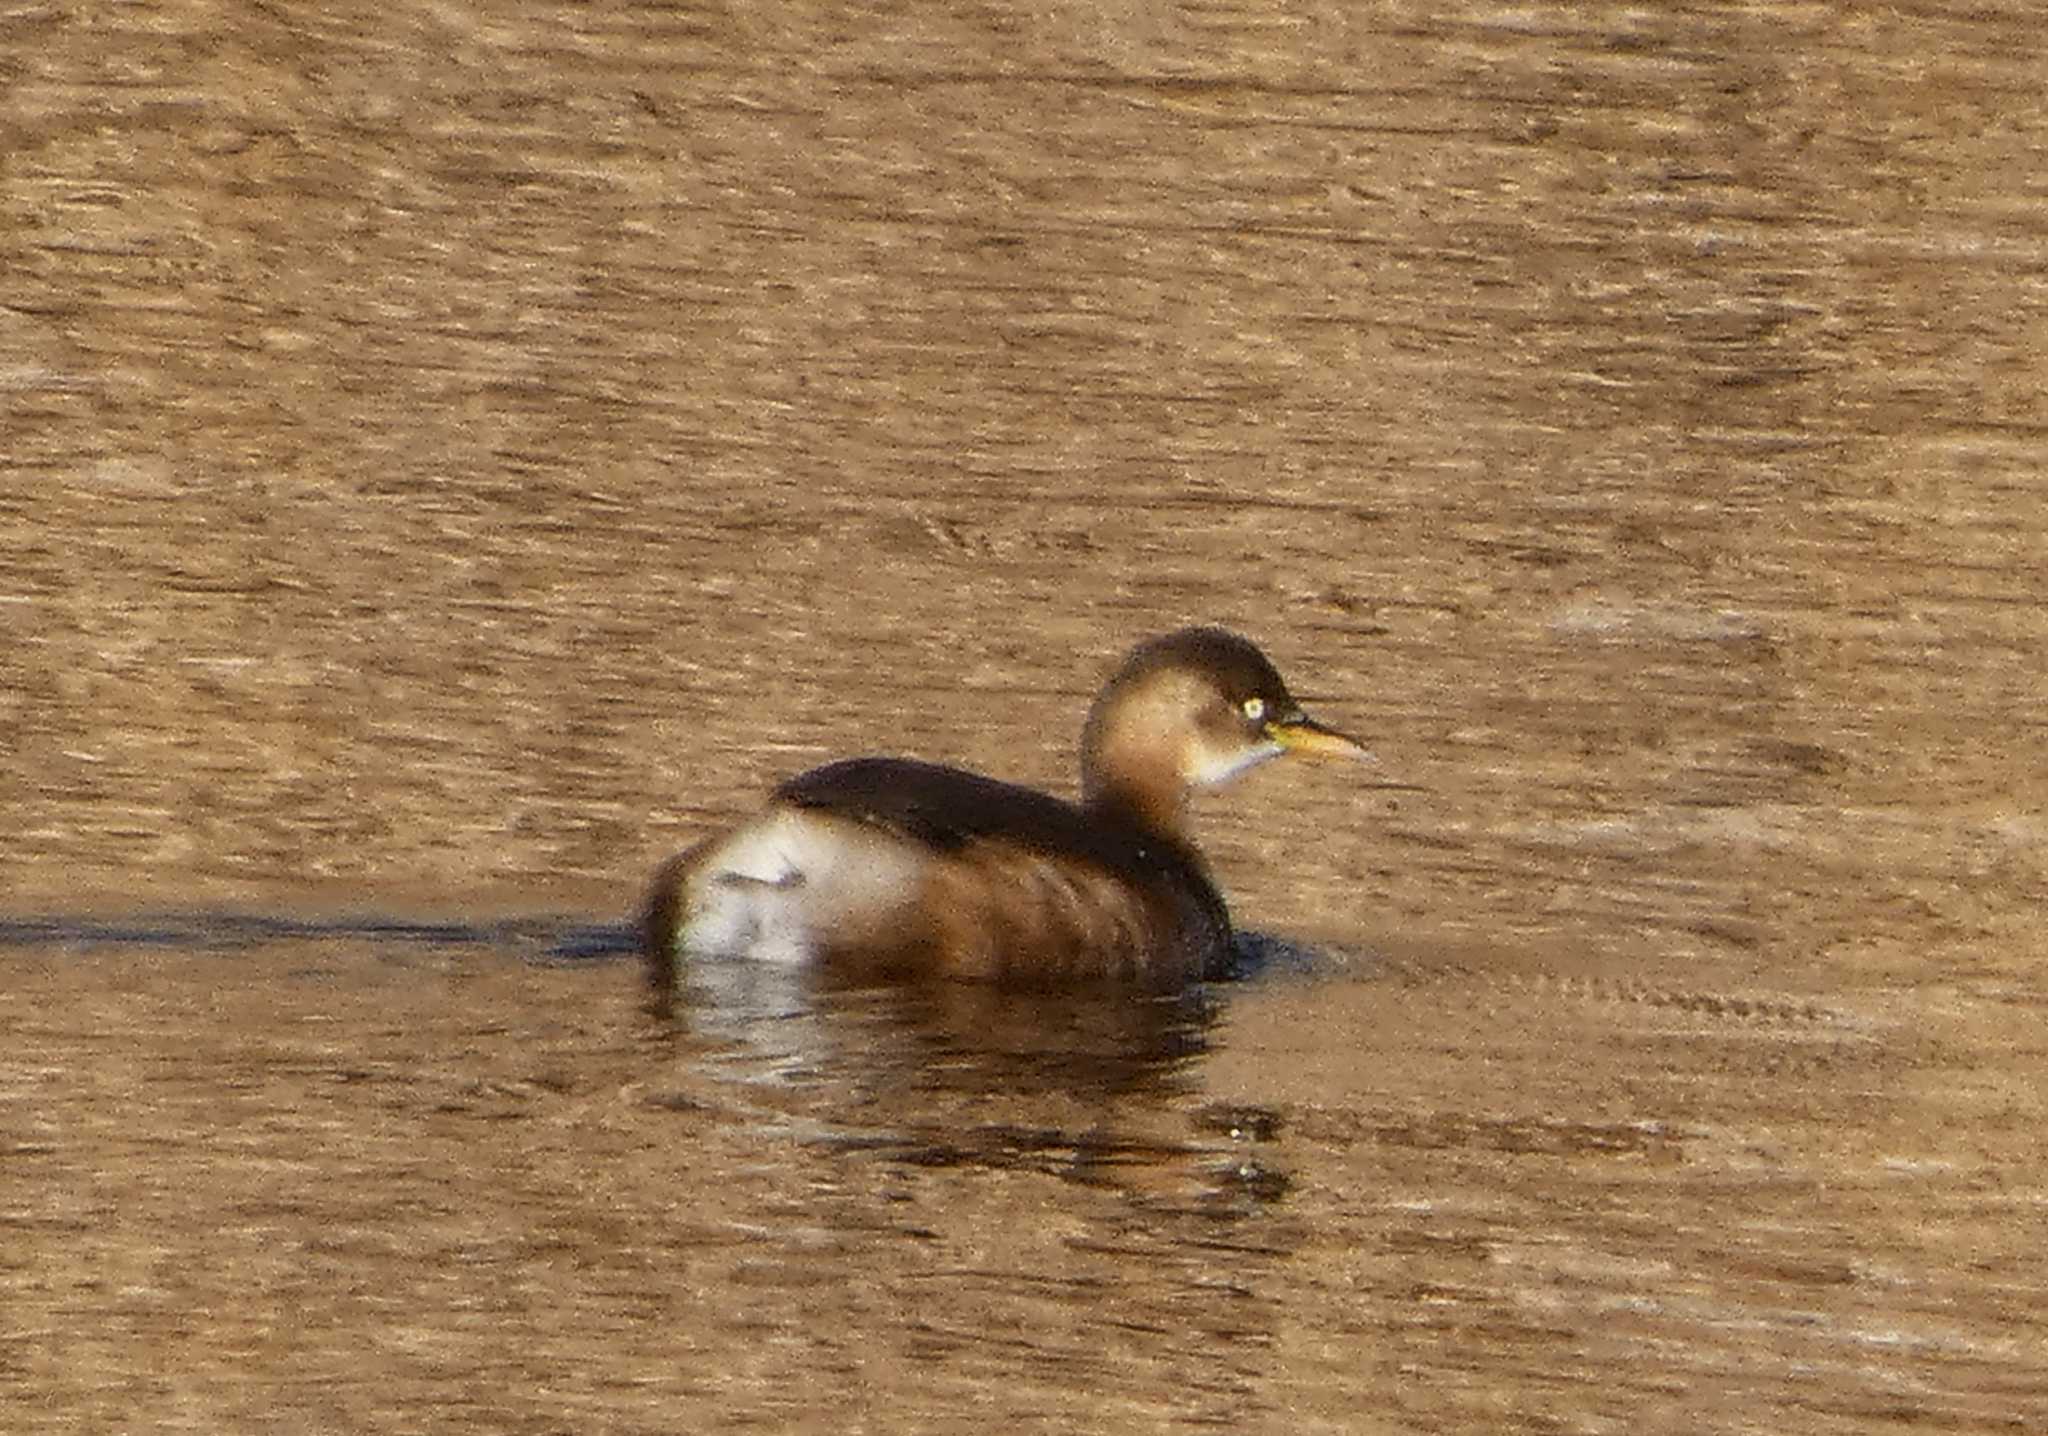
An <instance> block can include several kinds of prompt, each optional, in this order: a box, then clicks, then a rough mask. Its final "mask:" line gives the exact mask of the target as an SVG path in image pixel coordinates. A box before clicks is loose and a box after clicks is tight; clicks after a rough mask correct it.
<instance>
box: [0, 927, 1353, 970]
mask: <svg viewBox="0 0 2048 1436" xmlns="http://www.w3.org/2000/svg"><path fill="white" fill-rule="evenodd" d="M336 938H341V939H355V940H359V941H366V942H379V943H401V944H406V945H409V946H421V947H476V948H489V949H492V950H494V951H501V952H511V953H515V954H517V955H518V956H520V957H522V958H524V959H525V960H527V961H529V962H555V963H578V962H597V961H606V960H610V959H614V958H622V957H633V956H637V955H638V954H639V951H640V932H639V927H638V925H637V924H635V923H630V922H592V921H589V920H588V919H587V918H578V917H572V916H569V915H567V914H552V915H544V916H524V917H511V918H501V919H498V920H495V921H490V922H447V921H443V922H433V921H427V920H424V919H417V918H405V917H395V916H392V915H389V914H383V913H357V914H344V915H339V916H333V917H292V916H288V915H285V914H282V913H254V912H234V911H218V912H208V911H205V910H192V911H171V912H145V913H137V914H134V915H131V916H127V917H122V918H91V917H78V916H66V915H64V914H60V913H43V914H35V915H31V916H26V917H0V948H74V949H75V948H91V947H143V948H159V949H165V950H170V951H179V952H235V951H240V950H243V949H246V948H252V947H258V946H261V945H263V944H266V943H275V942H307V941H319V940H326V939H336ZM1328 959H1329V954H1328V953H1325V952H1322V951H1320V950H1318V949H1316V948H1314V947H1310V946H1308V945H1305V944H1303V943H1299V942H1295V941H1293V940H1292V939H1290V938H1286V937H1280V936H1276V935H1274V934H1270V933H1262V932H1251V931H1246V930H1243V929H1240V930H1239V931H1237V932H1236V933H1234V934H1232V942H1231V953H1230V959H1229V961H1228V962H1227V963H1226V964H1225V966H1224V967H1223V969H1222V970H1221V971H1218V972H1215V973H1212V974H1211V975H1210V980H1211V981H1215V982H1225V983H1234V982H1246V981H1251V980H1253V979H1256V978H1260V977H1267V976H1284V975H1288V974H1295V975H1305V974H1311V973H1314V972H1317V971H1321V970H1325V969H1326V967H1327V964H1328Z"/></svg>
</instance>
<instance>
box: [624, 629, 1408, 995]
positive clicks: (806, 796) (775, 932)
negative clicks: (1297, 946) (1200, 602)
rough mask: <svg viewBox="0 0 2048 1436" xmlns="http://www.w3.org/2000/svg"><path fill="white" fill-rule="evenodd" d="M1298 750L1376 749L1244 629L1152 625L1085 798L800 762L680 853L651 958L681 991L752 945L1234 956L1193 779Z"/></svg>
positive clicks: (880, 768)
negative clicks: (803, 766)
mask: <svg viewBox="0 0 2048 1436" xmlns="http://www.w3.org/2000/svg"><path fill="white" fill-rule="evenodd" d="M1283 753H1307V754H1314V755H1321V756H1340V757H1351V758H1366V757H1369V756H1370V755H1369V754H1367V752H1366V750H1365V749H1364V748H1363V747H1362V746H1360V745H1359V744H1358V743H1357V742H1356V741H1355V740H1353V739H1351V738H1348V737H1346V736H1344V735H1343V734H1342V733H1339V732H1337V731H1336V730H1334V729H1331V728H1326V727H1324V726H1323V725H1322V724H1320V723H1317V722H1315V721H1314V720H1313V719H1311V718H1310V717H1309V716H1308V715H1307V714H1305V713H1303V712H1302V711H1301V706H1300V705H1299V704H1298V703H1296V702H1295V701H1294V699H1293V698H1292V697H1291V696H1290V695H1289V694H1288V692H1287V685H1286V684H1285V683H1283V682H1282V681H1281V679H1280V675H1279V674H1278V673H1277V672H1275V671H1274V669H1273V665H1272V664H1271V663H1269V662H1268V661H1267V660H1266V656H1265V655H1264V654H1262V653H1260V652H1259V650H1258V649H1257V648H1255V647H1253V646H1252V645H1251V644H1250V643H1248V642H1246V641H1245V640H1244V639H1242V638H1239V637H1238V636H1237V635H1236V634H1234V633H1229V632H1226V631H1224V630H1223V629H1220V628H1187V629H1182V630H1180V631H1179V632H1176V633H1169V634H1167V635H1165V636H1163V637H1160V638H1154V639H1151V640H1149V641H1147V642H1145V643H1141V644H1139V645H1138V647H1137V648H1135V649H1134V650H1132V652H1131V654H1130V656H1129V657H1127V658H1126V659H1125V660H1124V662H1123V665H1122V666H1121V667H1120V668H1118V669H1117V671H1116V673H1115V674H1114V675H1113V676H1112V677H1111V678H1110V680H1109V682H1108V684H1107V685H1106V686H1105V687H1104V688H1103V690H1102V692H1101V694H1100V696H1098V697H1097V698H1096V700H1095V703H1094V705H1093V706H1092V707H1091V708H1090V709H1089V711H1088V720H1087V723H1086V725H1085V727H1084V728H1083V730H1082V735H1081V802H1080V803H1079V804H1078V805H1077V804H1074V803H1069V802H1066V801H1064V800H1062V799H1059V798H1055V797H1051V796H1049V795H1047V794H1044V793H1039V792H1035V791H1033V790H1032V789H1029V788H1022V787H1018V786H1016V785H1014V784H1011V783H1003V782H998V781H996V780H995V779H993V778H984V777H982V776H980V775H979V774H976V773H969V772H964V771H962V770H961V769H958V768H947V767H941V766H938V765H937V764H932V763H920V762H915V761H912V760H910V759H907V758H849V759H846V760H845V761H843V762H838V763H828V764H827V765H825V766H824V767H822V768H813V769H811V770H810V771H809V772H807V773H800V774H798V775H797V776H796V777H794V778H791V779H790V780H789V781H788V782H786V783H784V784H783V785H782V786H781V787H779V788H777V789H776V790H775V792H774V795H773V796H772V797H771V798H770V800H769V802H768V806H767V807H766V809H765V810H763V811H762V812H761V813H759V814H757V815H756V816H754V817H752V818H749V819H747V820H746V821H745V822H742V823H740V824H739V825H738V826H736V827H733V828H730V829H728V830H726V831H724V832H722V833H718V834H715V835H713V836H711V837H709V838H706V839H705V840H704V841H702V842H700V843H698V844H697V845H696V846H694V847H692V848H690V849H689V850H687V851H686V852H684V853H682V854H681V855H679V856H677V857H675V858H672V859H670V860H669V861H668V862H667V863H666V864H664V865H663V866H662V868H661V869H660V871H659V872H658V873H657V875H656V877H655V880H654V885H653V888H652V891H651V892H650V894H649V896H648V901H647V907H646V914H645V917H644V919H643V929H642V938H643V944H644V949H645V954H646V958H647V964H648V975H649V978H650V980H651V981H652V983H653V985H654V987H655V990H656V992H657V993H658V994H660V995H662V996H666V995H667V994H669V993H671V992H672V991H673V990H674V987H675V982H676V963H677V960H678V959H679V958H685V959H687V958H696V957H732V956H746V957H754V958H767V959H779V960H785V961H803V960H812V959H815V960H818V961H820V962H823V963H825V964H827V965H828V966H829V967H830V968H831V969H832V970H833V971H835V972H839V973H849V974H852V975H856V976H859V975H874V976H884V975H895V974H908V973H914V972H930V973H937V974H941V975H944V976H949V977H960V978H970V979H981V980H988V981H998V982H1007V983H1017V984H1024V985H1034V986H1036V985H1052V984H1059V983H1063V982H1073V981H1083V980H1088V979H1100V978H1111V979H1120V980H1127V981H1135V982H1139V983H1142V984H1144V985H1146V986H1148V987H1155V988H1162V989H1170V988H1175V987H1179V986H1180V985H1182V984H1184V983H1186V982H1189V981H1193V980H1197V979H1200V978H1202V977H1205V976H1208V975H1213V974H1215V973H1217V972H1219V971H1220V970H1221V969H1222V968H1223V967H1224V965H1225V964H1226V963H1227V961H1228V958H1229V955H1230V917H1229V913H1228V911H1227V909H1226V908H1225V907H1224V904H1223V899H1222V897H1221V896H1220V895H1219V894H1218V893H1217V891H1216V889H1215V887H1214V885H1212V884H1211V882H1210V881H1209V875H1208V873H1207V871H1206V870H1205V869H1204V867H1203V865H1202V859H1201V856H1200V854H1199V853H1197V852H1196V850H1195V846H1194V844H1193V843H1192V842H1191V841H1190V840H1189V838H1188V837H1187V835H1186V833H1185V832H1184V831H1183V825H1182V819H1183V814H1184V810H1185V806H1186V798H1187V795H1188V793H1189V792H1191V791H1192V790H1195V789H1198V788H1210V787H1215V786H1217V785H1218V784H1221V783H1224V782H1226V781H1228V780H1229V779H1231V778H1233V777H1235V776H1236V775H1237V774H1239V773H1241V772H1243V771H1244V770H1245V769H1247V768H1249V767H1251V766H1252V765H1253V764H1255V763H1261V762H1264V761H1265V760H1266V759H1268V758H1274V757H1278V756H1279V755H1281V754H1283Z"/></svg>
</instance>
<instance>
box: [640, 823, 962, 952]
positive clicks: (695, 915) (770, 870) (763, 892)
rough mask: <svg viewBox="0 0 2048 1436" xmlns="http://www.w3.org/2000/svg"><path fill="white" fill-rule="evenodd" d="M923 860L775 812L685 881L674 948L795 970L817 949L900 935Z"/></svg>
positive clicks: (863, 835)
mask: <svg viewBox="0 0 2048 1436" xmlns="http://www.w3.org/2000/svg"><path fill="white" fill-rule="evenodd" d="M925 862H926V856H925V854H924V852H923V851H922V850H921V849H919V848H918V847H917V846H916V845H914V844H912V843H909V842H906V841H904V840H903V839H900V838H897V837H895V836H893V835H891V834H888V833H884V832H880V831H878V830H876V829H873V828H868V827H865V826H863V825H862V824H860V823H857V822H853V821H850V820H848V819H844V818H833V817H830V816H827V815H821V814H817V813H808V812H804V811H803V810H801V809H793V808H776V809H772V810H771V811H769V812H767V813H764V814H763V815H762V816H761V817H759V818H757V819H755V820H754V821H753V822H750V823H747V824H745V825H743V826H742V827H740V828H739V829H738V830H736V831H735V832H734V833H733V834H732V835H731V836H730V837H728V838H727V839H726V840H725V841H724V842H722V843H720V844H719V845H718V846H717V847H715V848H713V849H712V850H711V851H710V852H709V853H707V854H706V855H705V858H704V861H703V862H702V863H701V864H699V866H698V867H697V869H696V871H694V872H693V873H692V874H691V875H690V888H689V893H688V895H687V911H688V913H689V916H688V918H687V919H686V920H685V921H684V924H683V929H682V932H681V934H680V936H679V938H678V946H679V947H680V948H681V949H682V951H683V952H684V953H686V954H688V955H690V956H693V957H745V958H751V959H754V960H757V961H763V962H778V963H801V962H807V961H809V960H810V959H811V958H812V957H813V956H815V955H816V954H817V951H818V948H819V946H820V944H821V943H822V942H824V941H826V940H832V939H836V940H839V941H848V942H851V941H863V940H870V941H871V940H876V939H881V938H886V937H887V936H888V935H890V934H891V933H893V932H895V931H900V930H901V929H902V927H903V925H904V923H905V922H906V921H907V920H908V918H909V917H910V915H911V908H912V905H913V904H914V903H915V902H916V900H917V895H918V891H919V887H920V884H921V881H922V877H923V872H924V865H925Z"/></svg>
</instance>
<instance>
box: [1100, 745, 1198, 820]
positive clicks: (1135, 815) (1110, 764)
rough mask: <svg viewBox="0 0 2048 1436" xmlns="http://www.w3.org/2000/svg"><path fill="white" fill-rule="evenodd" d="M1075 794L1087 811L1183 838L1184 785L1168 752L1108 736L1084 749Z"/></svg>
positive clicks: (1184, 815) (1185, 805) (1185, 793)
mask: <svg viewBox="0 0 2048 1436" xmlns="http://www.w3.org/2000/svg"><path fill="white" fill-rule="evenodd" d="M1081 800H1082V802H1083V803H1084V804H1086V805H1087V807H1088V808H1089V809H1091V810H1092V811H1095V812H1099V813H1112V814H1115V815H1116V816H1117V817H1119V818H1122V819H1123V820H1125V821H1127V822H1130V823H1132V824H1135V825H1136V826H1137V827H1140V828H1143V829H1145V830H1146V831H1148V832H1154V833H1158V834H1159V835H1160V836H1162V837H1167V838H1171V839H1173V840H1174V841H1175V842H1184V841H1185V837H1184V834H1183V829H1184V828H1185V826H1186V818H1187V786H1186V784H1185V783H1184V782H1183V781H1182V778H1181V774H1180V769H1179V765H1178V764H1177V763H1176V762H1174V761H1173V759H1172V756H1171V755H1169V754H1167V753H1164V752H1161V751H1159V750H1157V749H1155V748H1148V747H1146V746H1145V745H1143V744H1138V743H1128V744H1121V745H1120V744H1116V743H1114V742H1110V743H1106V744H1100V745H1095V746H1092V747H1091V748H1090V749H1089V750H1087V751H1084V752H1083V754H1082V758H1081Z"/></svg>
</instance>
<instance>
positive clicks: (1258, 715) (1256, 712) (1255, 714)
mask: <svg viewBox="0 0 2048 1436" xmlns="http://www.w3.org/2000/svg"><path fill="white" fill-rule="evenodd" d="M1240 706H1242V707H1243V709H1244V716H1245V717H1247V718H1249V719H1251V720H1252V722H1254V723H1257V722H1259V721H1260V720H1261V719H1263V718H1264V717H1265V716H1266V700H1265V699H1263V698H1247V699H1245V700H1244V702H1243V704H1242V705H1240Z"/></svg>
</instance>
